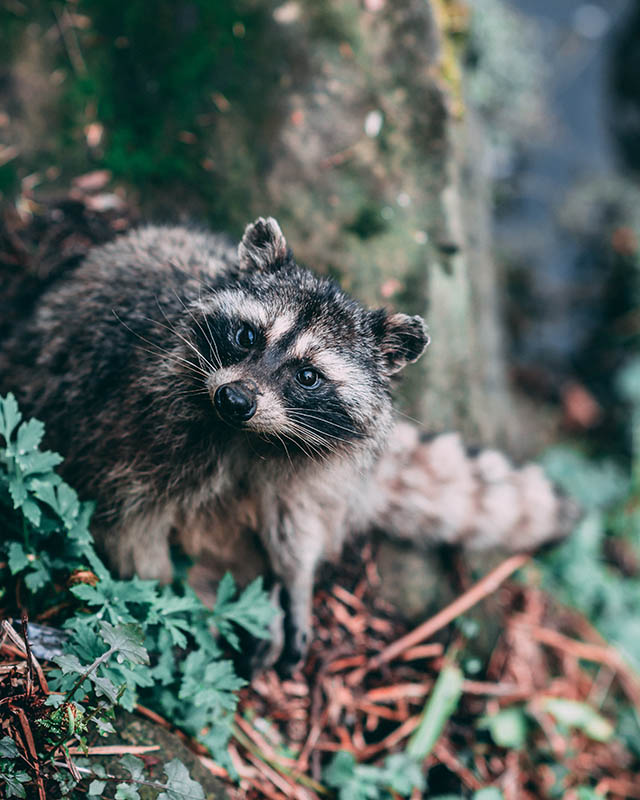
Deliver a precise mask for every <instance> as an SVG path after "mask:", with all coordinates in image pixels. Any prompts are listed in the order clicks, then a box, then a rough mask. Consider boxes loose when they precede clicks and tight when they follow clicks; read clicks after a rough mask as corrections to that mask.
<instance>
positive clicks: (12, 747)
mask: <svg viewBox="0 0 640 800" xmlns="http://www.w3.org/2000/svg"><path fill="white" fill-rule="evenodd" d="M19 755H20V751H19V750H18V746H17V745H16V743H15V742H14V741H13V739H12V738H11V737H10V736H3V737H2V739H0V758H17V757H18V756H19Z"/></svg>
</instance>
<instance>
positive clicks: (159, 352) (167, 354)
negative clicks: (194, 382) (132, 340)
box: [111, 308, 209, 378]
mask: <svg viewBox="0 0 640 800" xmlns="http://www.w3.org/2000/svg"><path fill="white" fill-rule="evenodd" d="M111 311H112V313H113V316H114V317H115V318H116V319H117V320H118V322H119V323H120V324H121V325H122V326H123V327H124V328H126V329H127V330H128V331H129V333H132V334H133V335H134V336H136V337H137V338H138V339H140V341H142V342H145V343H146V344H148V345H149V347H153V348H155V350H148V349H147V348H146V347H140V345H134V347H135V348H136V349H138V350H142V351H143V352H145V353H150V354H151V355H152V356H163V357H164V358H166V359H168V360H169V361H173V362H174V363H175V364H181V365H184V366H186V367H187V369H190V370H192V371H193V372H194V373H195V374H196V375H201V376H202V377H203V378H208V377H209V376H208V374H207V373H206V372H205V371H204V370H203V369H202V368H201V367H199V366H198V365H197V364H194V363H193V361H189V360H188V359H186V358H183V357H182V356H179V355H177V354H176V353H172V352H171V351H170V350H167V349H166V348H164V347H160V345H158V344H156V343H155V342H152V341H151V340H150V339H147V338H146V337H144V336H142V334H140V333H138V332H137V331H134V330H133V328H131V327H130V326H129V325H127V323H126V322H125V321H124V320H123V319H121V318H120V317H119V316H118V313H117V311H116V310H115V308H112V309H111Z"/></svg>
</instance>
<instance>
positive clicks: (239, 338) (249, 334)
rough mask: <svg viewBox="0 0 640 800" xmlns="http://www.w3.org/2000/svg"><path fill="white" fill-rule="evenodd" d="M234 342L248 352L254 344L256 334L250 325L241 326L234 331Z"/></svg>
mask: <svg viewBox="0 0 640 800" xmlns="http://www.w3.org/2000/svg"><path fill="white" fill-rule="evenodd" d="M236 342H237V344H239V345H240V347H242V348H243V349H244V350H250V349H251V348H252V347H253V345H254V344H255V343H256V332H255V330H254V329H253V328H252V327H251V325H247V324H246V323H244V325H241V326H240V327H239V328H238V330H237V331H236Z"/></svg>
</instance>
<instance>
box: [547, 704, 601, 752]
mask: <svg viewBox="0 0 640 800" xmlns="http://www.w3.org/2000/svg"><path fill="white" fill-rule="evenodd" d="M541 707H542V709H543V710H544V711H546V712H547V713H549V714H551V716H552V717H554V718H555V720H556V722H558V723H560V724H561V725H566V726H567V727H568V728H579V729H580V730H581V731H582V732H583V733H584V734H586V735H587V736H588V737H589V738H590V739H594V740H595V741H597V742H608V741H609V739H611V737H612V736H613V734H614V728H613V725H611V723H610V722H609V721H608V720H606V719H605V718H604V717H602V716H601V715H600V714H598V712H597V711H595V710H594V709H593V708H592V707H591V706H590V705H588V704H587V703H581V702H579V701H578V700H566V699H565V698H563V697H545V698H543V700H542V701H541Z"/></svg>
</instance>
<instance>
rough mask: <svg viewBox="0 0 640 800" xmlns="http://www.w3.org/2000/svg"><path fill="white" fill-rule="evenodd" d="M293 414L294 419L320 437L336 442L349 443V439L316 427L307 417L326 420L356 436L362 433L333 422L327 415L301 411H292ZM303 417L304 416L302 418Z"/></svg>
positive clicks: (358, 436) (320, 420) (326, 422)
mask: <svg viewBox="0 0 640 800" xmlns="http://www.w3.org/2000/svg"><path fill="white" fill-rule="evenodd" d="M291 416H292V417H293V418H294V420H295V421H296V422H297V423H298V424H299V425H302V426H304V427H305V428H306V429H307V430H309V431H313V432H314V433H315V434H317V435H318V436H319V437H321V438H323V439H325V438H326V439H327V440H329V439H333V440H335V441H336V442H344V444H349V443H350V440H349V439H343V438H342V437H341V436H337V435H336V434H335V433H329V432H328V431H323V430H320V429H319V428H316V427H315V426H314V425H311V424H310V423H308V422H307V421H306V420H307V419H312V420H313V419H315V420H316V421H318V422H324V423H325V424H327V425H331V426H332V427H336V428H341V429H342V430H345V431H348V432H349V433H353V435H354V438H360V434H358V432H357V431H354V430H351V429H349V428H345V427H344V426H343V425H338V424H337V423H334V422H331V420H328V419H326V418H325V417H319V416H315V415H313V414H301V413H300V412H299V411H291ZM301 417H302V418H301Z"/></svg>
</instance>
